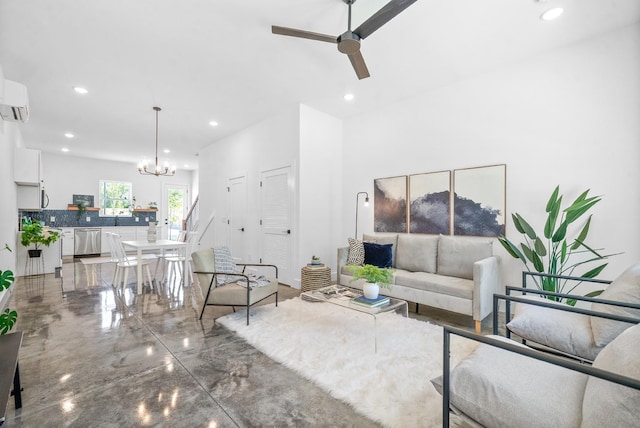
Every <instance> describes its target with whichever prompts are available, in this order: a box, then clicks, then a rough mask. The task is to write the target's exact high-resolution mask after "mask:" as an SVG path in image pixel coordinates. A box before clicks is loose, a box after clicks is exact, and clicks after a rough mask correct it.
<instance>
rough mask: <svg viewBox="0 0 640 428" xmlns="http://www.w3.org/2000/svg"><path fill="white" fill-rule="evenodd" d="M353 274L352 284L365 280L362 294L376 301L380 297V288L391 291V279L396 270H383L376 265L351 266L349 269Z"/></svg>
mask: <svg viewBox="0 0 640 428" xmlns="http://www.w3.org/2000/svg"><path fill="white" fill-rule="evenodd" d="M348 269H349V270H351V272H352V274H353V279H352V280H351V281H350V282H353V281H357V280H359V279H364V280H365V281H366V283H365V284H364V285H363V286H362V292H363V293H364V297H366V298H367V299H375V298H377V297H378V293H379V292H380V287H383V288H387V289H391V279H392V278H393V272H394V269H391V268H381V267H378V266H375V265H368V264H365V265H362V266H357V265H350V266H349V267H348Z"/></svg>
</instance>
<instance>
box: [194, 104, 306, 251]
mask: <svg viewBox="0 0 640 428" xmlns="http://www.w3.org/2000/svg"><path fill="white" fill-rule="evenodd" d="M298 141H299V111H298V108H297V107H296V108H291V109H289V110H287V111H285V112H282V113H280V114H279V115H277V116H274V117H272V118H269V119H267V120H264V121H262V122H258V123H256V124H254V125H252V126H250V127H248V128H246V129H244V130H242V131H241V132H239V133H237V134H234V135H231V136H229V137H226V138H223V139H221V140H219V141H218V142H216V143H214V144H211V145H210V146H208V147H206V148H204V149H203V150H201V152H200V154H199V165H200V168H199V175H200V185H199V187H200V222H201V224H202V227H204V225H205V224H206V222H207V220H208V219H209V216H210V215H211V213H213V212H215V215H216V218H215V223H214V224H213V225H212V226H211V227H210V228H209V230H208V231H207V232H206V233H205V234H204V235H203V236H202V237H201V248H207V247H212V246H215V245H229V242H227V224H226V220H227V218H228V215H229V213H228V206H227V203H228V197H227V191H226V187H227V185H228V180H229V179H230V178H235V177H241V176H244V177H245V179H246V183H247V207H248V213H247V219H246V223H247V226H246V227H245V229H246V241H245V249H246V251H245V253H246V256H247V260H248V261H249V262H256V261H257V260H258V258H259V250H260V249H259V238H260V235H259V221H260V218H259V213H260V209H259V208H260V187H259V180H260V172H261V171H265V170H270V169H275V168H280V167H284V166H292V167H293V171H294V174H295V175H296V176H297V172H296V171H297V159H298Z"/></svg>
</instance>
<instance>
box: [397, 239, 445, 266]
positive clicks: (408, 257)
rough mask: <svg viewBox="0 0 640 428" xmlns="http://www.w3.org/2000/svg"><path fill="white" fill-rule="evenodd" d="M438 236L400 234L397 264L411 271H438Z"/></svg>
mask: <svg viewBox="0 0 640 428" xmlns="http://www.w3.org/2000/svg"><path fill="white" fill-rule="evenodd" d="M437 254H438V237H437V236H428V235H411V234H406V233H403V234H400V235H398V247H397V249H396V262H395V266H396V267H397V268H398V269H404V270H408V271H411V272H429V273H436V256H437Z"/></svg>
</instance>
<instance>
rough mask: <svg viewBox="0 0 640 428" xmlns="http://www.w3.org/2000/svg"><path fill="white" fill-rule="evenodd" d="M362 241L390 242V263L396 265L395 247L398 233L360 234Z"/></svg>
mask: <svg viewBox="0 0 640 428" xmlns="http://www.w3.org/2000/svg"><path fill="white" fill-rule="evenodd" d="M362 240H363V241H364V242H373V243H375V244H392V245H393V246H392V247H391V263H392V264H393V266H394V267H395V266H396V249H397V248H398V234H397V233H379V234H376V235H367V234H363V235H362Z"/></svg>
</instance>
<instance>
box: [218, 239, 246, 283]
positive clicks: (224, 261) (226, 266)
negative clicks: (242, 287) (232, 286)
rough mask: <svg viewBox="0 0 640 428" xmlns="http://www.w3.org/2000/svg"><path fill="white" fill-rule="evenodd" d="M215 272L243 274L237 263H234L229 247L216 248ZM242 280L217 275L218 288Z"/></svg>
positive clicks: (230, 276) (231, 276)
mask: <svg viewBox="0 0 640 428" xmlns="http://www.w3.org/2000/svg"><path fill="white" fill-rule="evenodd" d="M213 254H214V261H215V270H216V272H228V273H241V272H240V269H238V266H236V263H235V262H234V261H233V257H232V256H231V251H230V250H229V248H228V247H214V248H213ZM238 279H240V278H239V277H237V276H233V275H217V276H216V283H217V286H218V287H219V286H221V285H224V284H227V283H229V282H235V281H237V280H238Z"/></svg>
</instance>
